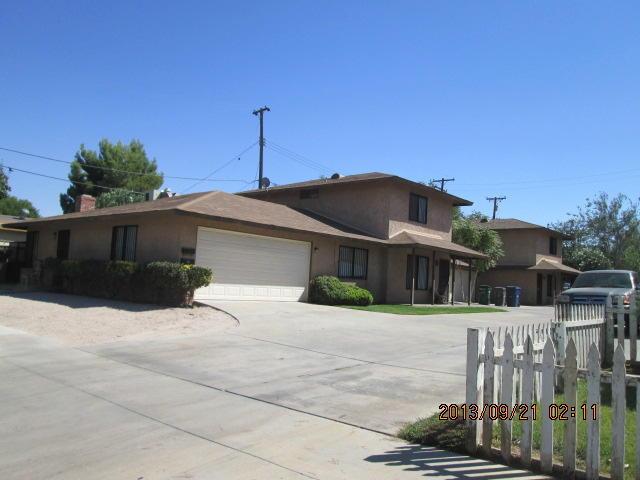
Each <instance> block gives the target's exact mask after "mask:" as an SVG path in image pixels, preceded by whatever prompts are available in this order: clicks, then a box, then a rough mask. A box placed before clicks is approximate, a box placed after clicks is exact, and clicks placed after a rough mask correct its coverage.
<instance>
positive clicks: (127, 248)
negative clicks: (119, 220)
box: [111, 225, 138, 262]
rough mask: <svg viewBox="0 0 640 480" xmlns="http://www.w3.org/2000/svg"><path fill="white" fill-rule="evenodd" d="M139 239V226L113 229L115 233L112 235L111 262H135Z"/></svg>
mask: <svg viewBox="0 0 640 480" xmlns="http://www.w3.org/2000/svg"><path fill="white" fill-rule="evenodd" d="M137 239H138V226H137V225H124V226H121V227H113V233H112V235H111V260H127V261H129V262H133V261H135V259H136V242H137Z"/></svg>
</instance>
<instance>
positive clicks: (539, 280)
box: [536, 273, 542, 305]
mask: <svg viewBox="0 0 640 480" xmlns="http://www.w3.org/2000/svg"><path fill="white" fill-rule="evenodd" d="M536 305H542V274H541V273H538V278H537V285H536Z"/></svg>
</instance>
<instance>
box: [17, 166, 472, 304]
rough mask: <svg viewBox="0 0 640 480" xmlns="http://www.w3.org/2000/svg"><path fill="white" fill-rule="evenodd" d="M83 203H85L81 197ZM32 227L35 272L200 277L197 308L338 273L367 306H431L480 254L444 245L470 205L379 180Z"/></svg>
mask: <svg viewBox="0 0 640 480" xmlns="http://www.w3.org/2000/svg"><path fill="white" fill-rule="evenodd" d="M83 197H86V196H83ZM83 197H81V198H79V201H78V202H77V208H78V210H79V211H77V212H74V213H70V214H66V215H58V216H54V217H46V218H40V219H32V220H28V221H24V222H20V223H19V224H14V225H13V227H12V228H25V229H27V232H28V233H27V242H28V244H29V248H30V249H31V252H30V258H32V259H33V262H32V263H33V265H34V267H35V266H36V265H37V263H38V262H39V261H41V260H44V259H45V258H48V257H57V258H62V259H65V258H69V259H99V260H100V259H102V260H108V259H114V260H134V261H137V262H141V263H145V262H150V261H154V260H170V261H180V262H185V263H195V264H199V265H204V266H208V267H211V268H212V269H213V271H214V282H213V283H212V284H211V285H209V286H208V287H205V288H203V289H200V290H199V291H198V292H197V297H198V298H206V299H236V300H237V299H247V300H283V301H300V300H302V301H304V300H306V298H307V293H308V285H309V280H310V279H312V278H313V277H315V276H317V275H337V276H339V277H340V278H342V279H343V280H345V281H350V282H355V283H357V284H358V285H360V286H362V287H365V288H367V289H369V290H370V291H371V292H372V293H373V295H374V297H375V299H376V301H378V302H401V303H408V302H410V301H411V300H413V301H414V302H415V303H431V302H433V301H434V300H437V298H439V295H440V294H441V293H442V294H444V293H446V291H447V290H448V289H449V288H450V285H449V283H450V276H451V275H450V268H449V267H450V264H451V261H452V259H453V258H454V257H456V258H464V259H466V260H470V261H471V260H473V259H477V258H483V257H484V255H483V254H481V253H479V252H476V251H473V250H471V249H468V248H465V247H463V246H461V245H457V244H455V243H453V242H452V241H451V212H452V208H453V207H454V206H460V205H471V202H469V201H467V200H464V199H461V198H458V197H456V196H453V195H450V194H448V193H446V192H441V191H439V190H437V189H435V188H432V187H429V186H426V185H423V184H421V183H417V182H413V181H410V180H406V179H404V178H401V177H398V176H395V175H388V174H382V173H368V174H361V175H351V176H346V177H339V178H332V179H320V180H313V181H310V182H302V183H298V184H289V185H283V186H278V187H273V188H269V189H263V190H254V191H248V192H241V193H239V194H229V193H225V192H220V191H212V192H204V193H195V194H188V195H180V196H174V197H169V198H162V199H158V200H152V201H146V202H140V203H134V204H129V205H122V206H119V207H112V208H104V209H95V208H94V203H93V199H92V197H89V198H83Z"/></svg>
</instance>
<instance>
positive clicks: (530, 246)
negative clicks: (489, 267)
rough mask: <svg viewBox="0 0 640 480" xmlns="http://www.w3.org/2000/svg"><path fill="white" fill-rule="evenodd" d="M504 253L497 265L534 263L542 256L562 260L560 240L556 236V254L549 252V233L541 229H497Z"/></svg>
mask: <svg viewBox="0 0 640 480" xmlns="http://www.w3.org/2000/svg"><path fill="white" fill-rule="evenodd" d="M498 233H499V235H500V237H501V238H502V243H503V244H504V252H505V255H504V257H502V258H501V259H500V260H499V261H498V265H535V264H536V263H537V261H538V260H540V259H541V258H543V257H546V258H550V259H552V260H556V261H560V262H561V261H562V240H561V239H559V238H558V255H551V254H550V253H549V238H550V235H549V233H547V232H545V231H542V230H539V231H538V230H498Z"/></svg>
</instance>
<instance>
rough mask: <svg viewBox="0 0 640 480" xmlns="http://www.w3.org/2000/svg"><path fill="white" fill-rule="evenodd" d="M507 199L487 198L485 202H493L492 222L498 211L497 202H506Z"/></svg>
mask: <svg viewBox="0 0 640 480" xmlns="http://www.w3.org/2000/svg"><path fill="white" fill-rule="evenodd" d="M506 199H507V197H487V200H489V201H490V202H493V220H495V219H496V212H497V211H498V202H501V201H502V200H506Z"/></svg>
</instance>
